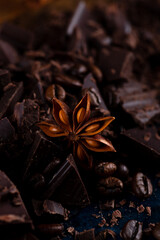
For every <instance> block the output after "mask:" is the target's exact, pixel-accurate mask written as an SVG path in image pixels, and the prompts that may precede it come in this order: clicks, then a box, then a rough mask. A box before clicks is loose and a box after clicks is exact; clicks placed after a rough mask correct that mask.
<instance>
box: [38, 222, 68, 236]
mask: <svg viewBox="0 0 160 240" xmlns="http://www.w3.org/2000/svg"><path fill="white" fill-rule="evenodd" d="M37 228H38V230H39V232H40V233H41V234H43V235H47V236H50V237H52V236H56V235H60V234H61V233H62V232H63V230H64V226H63V224H40V225H38V226H37Z"/></svg>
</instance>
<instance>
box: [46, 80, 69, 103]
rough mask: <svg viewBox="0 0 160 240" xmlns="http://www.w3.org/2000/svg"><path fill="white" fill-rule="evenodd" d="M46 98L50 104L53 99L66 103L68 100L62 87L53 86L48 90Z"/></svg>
mask: <svg viewBox="0 0 160 240" xmlns="http://www.w3.org/2000/svg"><path fill="white" fill-rule="evenodd" d="M45 97H46V99H47V100H48V101H49V102H51V101H52V99H53V98H58V99H59V100H61V101H64V99H65V98H66V92H65V90H64V88H63V87H61V86H60V85H58V84H52V85H50V86H49V87H48V88H47V89H46V92H45Z"/></svg>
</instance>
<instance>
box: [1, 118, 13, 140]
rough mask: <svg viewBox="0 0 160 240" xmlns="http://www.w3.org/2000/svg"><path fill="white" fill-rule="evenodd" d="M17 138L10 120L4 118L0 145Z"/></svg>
mask: <svg viewBox="0 0 160 240" xmlns="http://www.w3.org/2000/svg"><path fill="white" fill-rule="evenodd" d="M14 136H15V129H14V127H13V126H12V124H11V123H10V121H9V120H8V118H6V117H5V118H3V119H1V120H0V144H1V143H8V142H9V141H10V140H12V139H13V138H14Z"/></svg>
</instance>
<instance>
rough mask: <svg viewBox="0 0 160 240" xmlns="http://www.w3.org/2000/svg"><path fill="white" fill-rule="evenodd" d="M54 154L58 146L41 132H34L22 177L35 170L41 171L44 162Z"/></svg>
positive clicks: (31, 173)
mask: <svg viewBox="0 0 160 240" xmlns="http://www.w3.org/2000/svg"><path fill="white" fill-rule="evenodd" d="M55 155H57V156H58V155H59V148H58V146H57V145H56V144H54V143H53V142H51V141H49V140H47V139H46V138H45V137H44V135H42V134H41V133H39V132H38V133H36V135H35V139H34V142H33V144H32V147H31V149H30V152H29V154H28V158H27V161H26V169H25V174H24V178H26V177H27V178H28V177H29V176H32V175H33V174H34V173H35V171H40V172H41V171H43V170H44V169H45V166H46V164H47V163H49V162H51V161H52V160H53V159H54V157H55Z"/></svg>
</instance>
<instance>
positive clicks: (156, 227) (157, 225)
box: [152, 223, 160, 240]
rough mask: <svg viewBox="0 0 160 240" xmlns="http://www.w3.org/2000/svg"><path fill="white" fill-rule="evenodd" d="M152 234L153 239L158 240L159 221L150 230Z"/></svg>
mask: <svg viewBox="0 0 160 240" xmlns="http://www.w3.org/2000/svg"><path fill="white" fill-rule="evenodd" d="M152 235H153V237H154V238H155V239H157V240H160V223H156V225H155V227H154V228H153V230H152Z"/></svg>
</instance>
